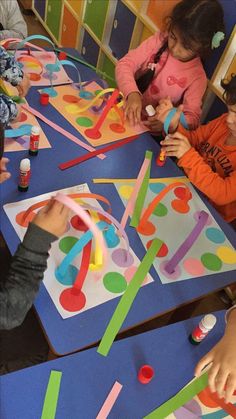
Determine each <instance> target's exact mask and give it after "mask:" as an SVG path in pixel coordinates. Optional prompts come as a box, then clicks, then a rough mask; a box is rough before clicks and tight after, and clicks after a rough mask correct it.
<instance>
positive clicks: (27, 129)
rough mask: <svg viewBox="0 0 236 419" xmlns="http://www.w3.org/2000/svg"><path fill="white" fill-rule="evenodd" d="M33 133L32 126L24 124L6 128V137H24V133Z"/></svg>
mask: <svg viewBox="0 0 236 419" xmlns="http://www.w3.org/2000/svg"><path fill="white" fill-rule="evenodd" d="M30 134H31V126H28V125H26V126H24V127H23V128H12V129H6V130H5V133H4V136H5V138H15V137H23V135H30Z"/></svg>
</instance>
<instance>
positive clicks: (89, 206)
mask: <svg viewBox="0 0 236 419" xmlns="http://www.w3.org/2000/svg"><path fill="white" fill-rule="evenodd" d="M81 206H82V207H83V208H84V209H85V210H93V211H96V212H97V213H98V214H102V215H103V216H104V217H105V218H106V219H108V220H109V221H111V222H112V223H113V224H114V225H115V226H116V228H117V230H118V232H119V234H120V235H121V236H122V237H123V238H124V240H125V243H126V248H127V252H129V239H128V236H127V234H126V232H125V230H124V228H123V227H122V225H121V224H120V223H119V221H117V219H116V218H115V217H113V216H112V215H111V214H109V213H107V212H106V211H104V210H103V209H101V208H97V207H93V206H92V205H86V204H85V205H81Z"/></svg>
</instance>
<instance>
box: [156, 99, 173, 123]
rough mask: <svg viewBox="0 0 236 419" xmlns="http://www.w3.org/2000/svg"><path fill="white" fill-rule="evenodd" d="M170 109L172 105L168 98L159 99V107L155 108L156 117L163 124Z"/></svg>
mask: <svg viewBox="0 0 236 419" xmlns="http://www.w3.org/2000/svg"><path fill="white" fill-rule="evenodd" d="M172 108H173V103H172V102H171V100H170V97H169V96H168V97H166V98H165V99H161V100H160V101H159V105H158V106H157V107H156V115H157V116H158V119H159V121H162V122H163V123H164V121H165V116H166V115H167V113H168V112H169V111H170V110H171V109H172Z"/></svg>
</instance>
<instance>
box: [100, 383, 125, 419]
mask: <svg viewBox="0 0 236 419" xmlns="http://www.w3.org/2000/svg"><path fill="white" fill-rule="evenodd" d="M122 387H123V386H122V384H120V383H118V381H116V382H115V384H114V385H113V387H112V389H111V391H110V393H109V394H108V396H107V398H106V400H105V402H104V403H103V405H102V408H101V410H100V412H99V413H98V415H97V417H96V419H106V418H107V417H108V415H109V413H110V411H111V409H112V408H113V406H114V404H115V402H116V399H117V397H118V396H119V394H120V391H121V389H122Z"/></svg>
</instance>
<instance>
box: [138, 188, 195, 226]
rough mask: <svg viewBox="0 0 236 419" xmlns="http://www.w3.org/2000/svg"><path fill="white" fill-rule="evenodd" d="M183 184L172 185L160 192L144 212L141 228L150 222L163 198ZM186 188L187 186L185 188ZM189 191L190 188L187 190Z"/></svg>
mask: <svg viewBox="0 0 236 419" xmlns="http://www.w3.org/2000/svg"><path fill="white" fill-rule="evenodd" d="M182 185H183V183H182V181H181V182H174V183H171V185H168V186H166V187H165V188H164V189H162V191H161V192H159V194H158V195H157V196H156V197H155V198H154V199H153V201H152V202H150V204H149V205H148V207H147V208H146V210H145V211H144V213H143V215H142V218H141V220H140V223H139V226H141V225H142V224H143V225H145V224H146V222H147V221H148V219H149V217H150V216H151V215H152V213H153V211H154V210H155V208H156V206H157V204H159V202H160V201H161V200H162V198H164V196H165V195H166V194H167V193H168V192H169V191H171V189H174V188H176V187H177V186H182ZM185 187H186V186H185ZM186 188H187V187H186ZM187 189H188V188H187Z"/></svg>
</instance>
